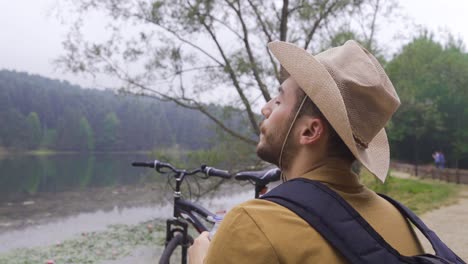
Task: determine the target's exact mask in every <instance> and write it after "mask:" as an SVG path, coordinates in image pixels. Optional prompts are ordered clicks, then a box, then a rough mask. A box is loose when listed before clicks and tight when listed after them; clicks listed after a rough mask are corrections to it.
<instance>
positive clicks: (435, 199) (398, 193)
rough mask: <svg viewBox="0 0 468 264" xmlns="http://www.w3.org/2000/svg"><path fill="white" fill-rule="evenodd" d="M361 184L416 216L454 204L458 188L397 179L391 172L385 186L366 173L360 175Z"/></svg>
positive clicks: (415, 180)
mask: <svg viewBox="0 0 468 264" xmlns="http://www.w3.org/2000/svg"><path fill="white" fill-rule="evenodd" d="M361 182H362V183H363V184H365V185H366V186H367V187H369V188H370V189H372V190H374V191H376V192H378V193H384V194H387V195H389V196H391V197H392V198H394V199H396V200H398V201H400V202H401V203H403V204H404V205H406V206H408V207H409V208H410V209H411V210H413V211H414V212H415V213H416V214H423V213H425V212H428V211H431V210H434V209H437V208H440V207H442V206H446V205H449V204H452V203H454V202H455V201H456V200H457V195H458V193H459V191H460V187H459V186H457V185H455V184H453V183H446V182H441V181H436V180H423V179H416V178H408V179H403V178H397V177H393V176H391V172H390V175H389V177H387V180H386V181H385V184H382V183H380V182H379V181H378V180H377V179H375V178H374V177H373V176H372V175H370V174H369V173H368V172H364V171H363V172H362V173H361Z"/></svg>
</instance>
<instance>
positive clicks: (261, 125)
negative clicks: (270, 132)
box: [258, 119, 265, 133]
mask: <svg viewBox="0 0 468 264" xmlns="http://www.w3.org/2000/svg"><path fill="white" fill-rule="evenodd" d="M264 124H265V119H263V120H262V121H260V123H259V124H258V127H259V128H260V133H263V132H265V131H264V130H265V129H264V126H263V125H264Z"/></svg>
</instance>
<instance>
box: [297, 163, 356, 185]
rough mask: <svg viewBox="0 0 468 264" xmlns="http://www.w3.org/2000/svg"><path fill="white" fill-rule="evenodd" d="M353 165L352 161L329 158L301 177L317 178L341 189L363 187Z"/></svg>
mask: <svg viewBox="0 0 468 264" xmlns="http://www.w3.org/2000/svg"><path fill="white" fill-rule="evenodd" d="M351 165H352V163H351V162H349V161H346V160H343V159H338V158H329V159H327V160H326V161H325V162H324V163H322V164H321V165H320V166H318V167H316V168H314V169H313V170H311V171H309V172H306V173H305V174H303V175H302V176H300V178H306V179H311V180H316V181H319V182H322V183H325V184H327V185H331V187H333V188H336V189H340V190H348V189H349V188H352V189H356V188H358V189H361V188H363V185H362V184H361V183H360V182H359V176H358V175H357V174H356V173H354V172H352V171H351Z"/></svg>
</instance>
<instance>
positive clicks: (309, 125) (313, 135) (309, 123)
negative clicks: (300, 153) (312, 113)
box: [299, 117, 325, 145]
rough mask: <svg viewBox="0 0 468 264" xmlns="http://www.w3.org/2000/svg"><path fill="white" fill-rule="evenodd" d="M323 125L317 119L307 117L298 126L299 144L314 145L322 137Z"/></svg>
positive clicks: (320, 120) (321, 121)
mask: <svg viewBox="0 0 468 264" xmlns="http://www.w3.org/2000/svg"><path fill="white" fill-rule="evenodd" d="M324 132H325V123H324V122H323V120H322V119H320V118H317V117H307V118H305V120H304V121H303V123H302V125H301V126H300V134H299V143H300V144H301V145H309V144H314V143H316V142H317V141H318V140H319V139H320V138H322V137H323V136H324Z"/></svg>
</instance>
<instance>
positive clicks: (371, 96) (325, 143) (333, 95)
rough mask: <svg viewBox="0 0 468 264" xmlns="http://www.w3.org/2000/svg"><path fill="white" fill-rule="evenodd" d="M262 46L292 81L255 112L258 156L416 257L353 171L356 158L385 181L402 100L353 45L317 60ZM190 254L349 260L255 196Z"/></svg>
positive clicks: (198, 259)
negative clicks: (314, 185) (310, 184)
mask: <svg viewBox="0 0 468 264" xmlns="http://www.w3.org/2000/svg"><path fill="white" fill-rule="evenodd" d="M268 46H269V49H270V51H271V52H272V53H273V55H275V57H276V58H277V59H278V60H279V62H280V63H281V65H282V66H283V67H284V68H285V70H287V71H288V73H289V74H290V77H289V78H288V79H287V80H286V81H284V82H283V84H282V85H281V88H280V91H279V95H278V96H277V97H275V98H274V99H272V100H271V101H270V102H268V103H267V104H266V105H265V106H264V107H263V108H262V114H263V116H264V117H265V120H264V121H263V122H262V124H261V134H260V140H259V143H258V145H257V154H258V156H259V157H260V158H262V159H263V160H265V161H267V162H271V163H273V164H276V165H277V166H279V167H280V168H281V170H282V172H283V176H284V178H285V180H290V179H293V178H297V177H302V178H308V179H313V180H317V181H319V182H321V183H323V184H325V185H327V186H328V187H329V188H331V189H332V190H334V191H335V192H336V193H338V194H339V195H340V196H341V197H343V198H344V199H345V200H346V201H347V202H348V203H349V204H350V205H351V206H352V207H354V208H355V209H356V210H357V211H358V212H359V213H360V214H361V215H362V216H363V217H364V219H366V221H367V222H368V223H369V224H370V225H371V226H372V227H373V228H374V229H375V230H376V231H377V232H378V233H379V234H380V235H381V236H382V237H383V238H384V239H385V240H386V241H387V242H388V243H389V244H390V245H391V246H392V247H394V248H395V249H396V250H398V251H399V252H400V253H401V254H403V255H417V254H421V253H422V249H421V245H420V244H419V241H418V239H417V238H416V236H415V234H414V232H413V230H412V228H411V226H410V225H409V224H408V222H407V221H406V220H405V219H404V217H403V216H401V214H400V213H399V211H398V210H397V209H396V208H394V207H393V206H392V205H391V204H389V203H388V202H387V201H386V200H384V199H382V198H380V197H379V196H378V195H377V194H375V193H374V192H373V191H371V190H369V189H367V188H366V187H365V186H363V185H361V184H360V183H359V179H358V176H357V175H356V174H354V173H353V172H352V171H351V165H352V163H353V161H355V160H356V159H357V160H358V161H359V162H360V163H361V164H362V165H363V166H364V167H365V168H366V169H367V170H368V171H369V172H371V173H372V174H373V175H375V176H376V177H377V178H378V179H380V180H381V181H382V182H383V181H384V180H385V178H386V176H387V172H388V166H389V159H390V156H389V146H388V141H387V136H386V133H385V130H384V126H385V124H386V123H387V121H388V120H389V119H390V117H391V115H392V114H393V113H394V112H395V111H396V109H397V108H398V106H399V104H400V101H399V98H398V95H397V94H396V92H395V89H394V87H393V85H392V84H391V82H390V80H389V79H388V77H387V75H386V74H385V72H384V70H383V69H382V67H381V66H380V64H379V63H378V61H377V60H376V59H375V57H374V56H372V54H370V53H369V52H368V51H367V50H365V49H364V48H362V47H361V46H360V45H359V44H358V43H357V42H355V41H348V42H346V43H345V44H344V45H343V46H340V47H337V48H333V49H330V50H327V51H325V52H322V53H320V54H318V55H316V56H312V55H310V54H309V53H307V52H306V51H305V50H303V49H301V48H299V47H297V46H294V45H292V44H290V43H285V42H272V43H269V45H268ZM356 243H359V241H356ZM189 254H190V255H189V258H190V261H191V263H346V261H345V259H344V258H343V257H342V256H341V255H340V253H339V252H337V251H336V250H335V249H334V248H333V247H332V246H331V245H330V244H329V243H328V242H327V241H326V240H324V238H323V237H322V236H321V235H320V234H319V233H318V232H317V231H316V230H315V229H313V228H312V227H311V226H310V225H309V224H308V223H307V222H305V221H304V220H303V219H302V218H300V217H298V216H297V215H296V214H295V213H293V212H292V211H290V210H288V209H286V208H285V207H282V206H281V205H278V204H276V203H273V202H270V201H266V200H261V199H257V200H252V201H248V202H245V203H243V204H241V205H239V206H237V207H235V208H233V209H232V210H231V211H230V212H229V213H228V214H227V215H226V217H225V219H224V220H223V222H222V223H221V226H220V227H219V229H218V231H217V233H216V235H215V236H214V238H213V240H212V241H210V240H209V239H208V237H207V233H203V234H201V235H200V237H199V238H197V239H196V240H195V242H194V245H193V246H192V247H191V248H190V252H189Z"/></svg>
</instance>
